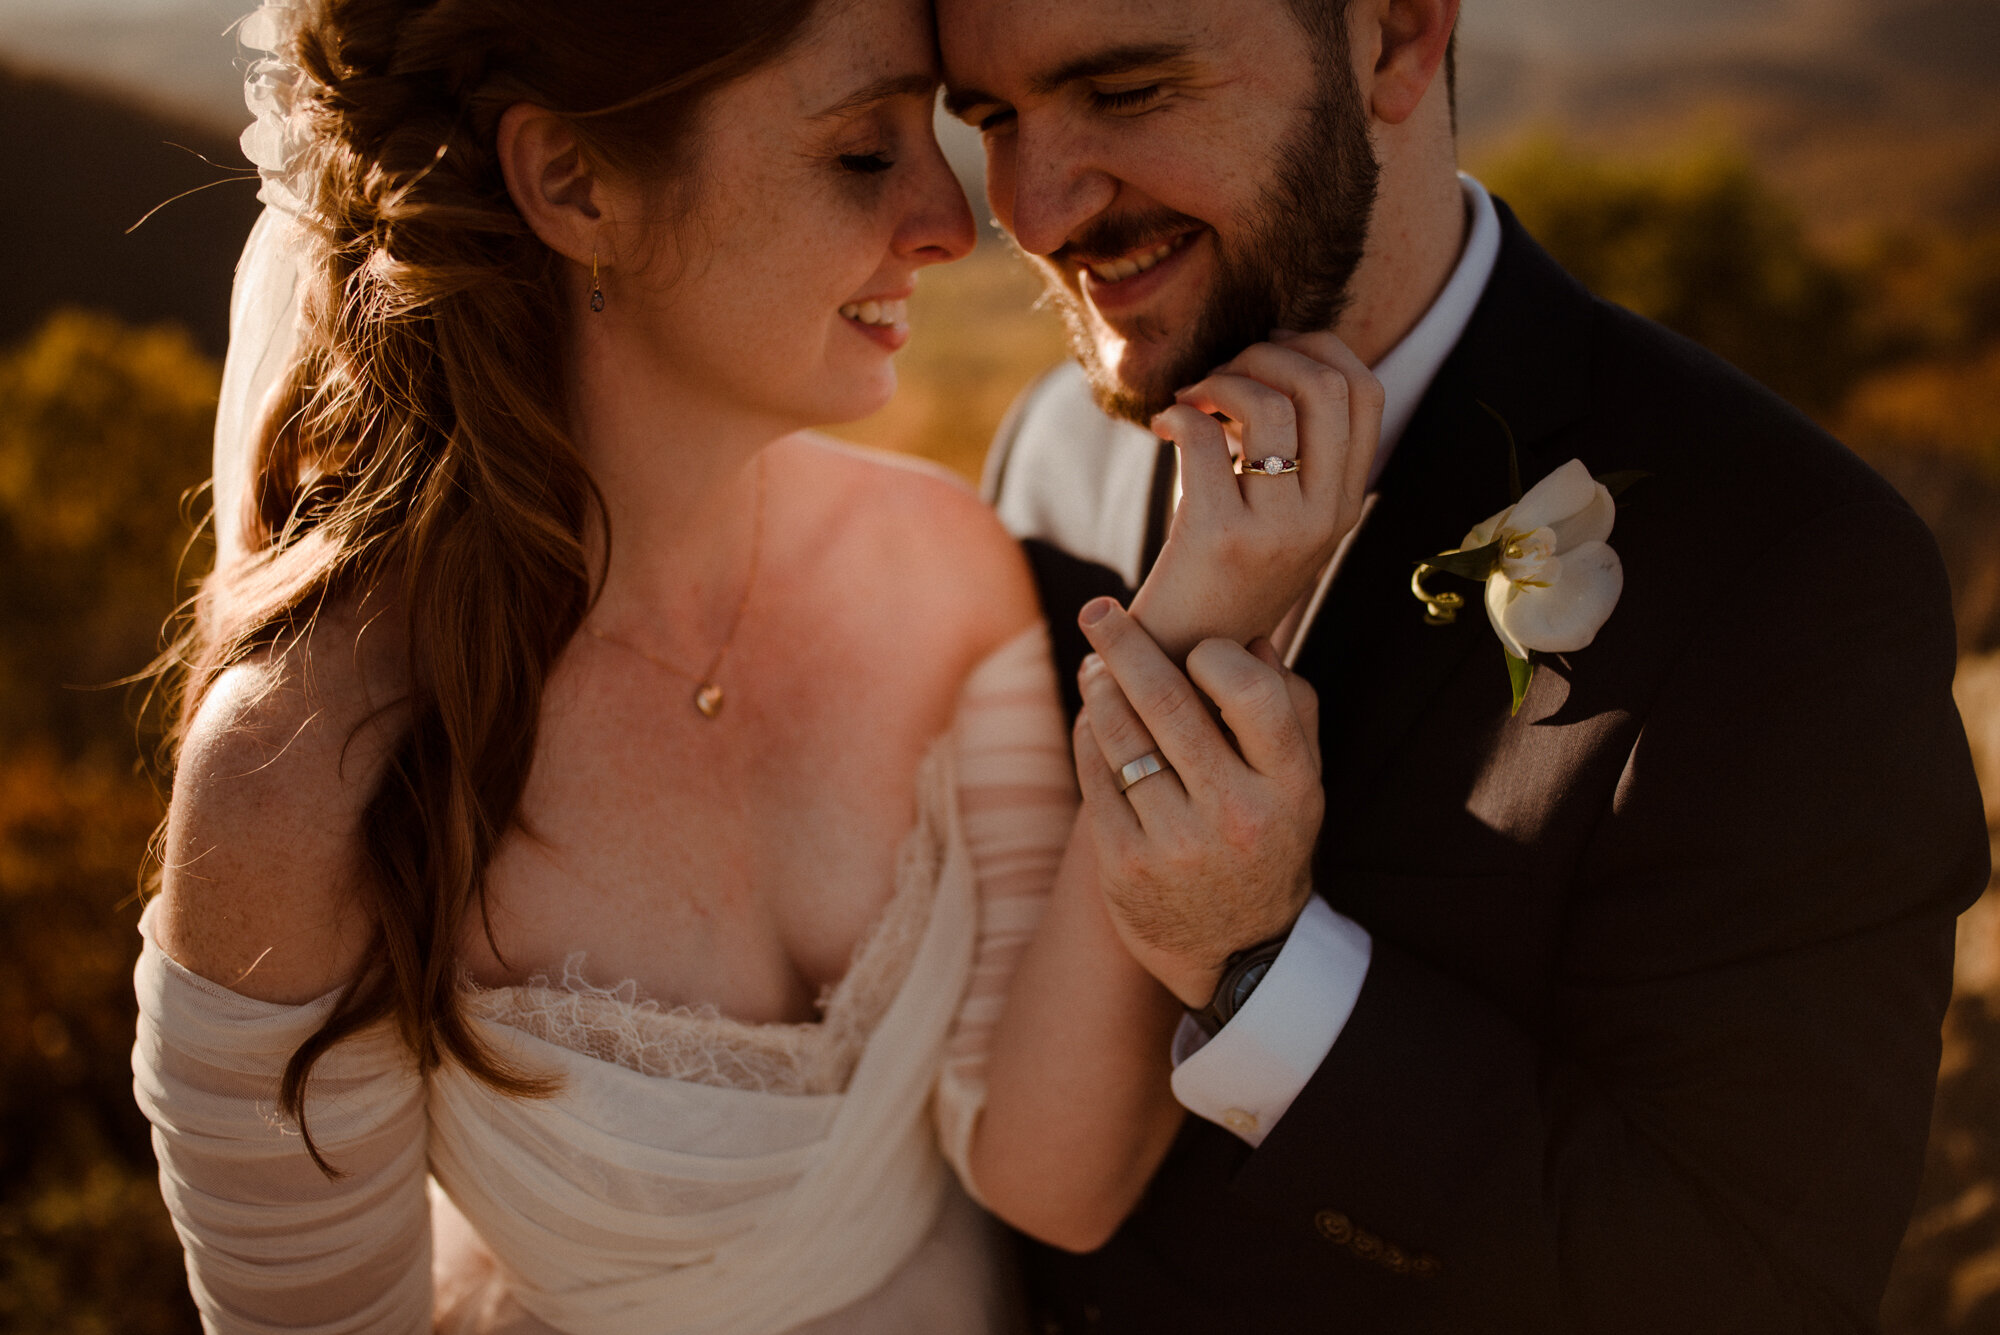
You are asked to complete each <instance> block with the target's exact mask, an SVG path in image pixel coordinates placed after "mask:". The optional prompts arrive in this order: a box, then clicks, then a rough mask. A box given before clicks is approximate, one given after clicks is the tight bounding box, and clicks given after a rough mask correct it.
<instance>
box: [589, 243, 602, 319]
mask: <svg viewBox="0 0 2000 1335" xmlns="http://www.w3.org/2000/svg"><path fill="white" fill-rule="evenodd" d="M603 309H604V285H603V284H602V283H600V282H598V281H597V252H596V251H595V250H592V251H591V252H590V312H591V314H593V315H595V314H597V313H598V312H599V311H602V310H603Z"/></svg>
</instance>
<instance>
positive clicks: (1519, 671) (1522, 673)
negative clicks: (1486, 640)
mask: <svg viewBox="0 0 2000 1335" xmlns="http://www.w3.org/2000/svg"><path fill="white" fill-rule="evenodd" d="M1500 652H1501V653H1503V654H1506V655H1507V680H1508V681H1510V682H1512V683H1513V684H1514V708H1513V709H1512V710H1511V711H1509V713H1508V717H1509V718H1512V717H1513V716H1514V715H1515V714H1518V713H1520V712H1521V702H1522V701H1523V700H1525V699H1527V698H1528V683H1529V682H1531V681H1533V680H1534V679H1535V664H1534V660H1532V659H1527V658H1516V657H1514V651H1513V650H1511V649H1507V648H1502V649H1501V651H1500Z"/></svg>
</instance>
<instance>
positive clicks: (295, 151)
mask: <svg viewBox="0 0 2000 1335" xmlns="http://www.w3.org/2000/svg"><path fill="white" fill-rule="evenodd" d="M303 18H304V11H303V10H302V9H299V8H297V7H295V6H293V5H289V4H284V3H281V2H280V0H264V4H263V5H262V6H261V7H260V8H258V9H257V10H255V11H254V12H253V13H251V14H250V15H249V16H248V17H247V18H245V19H244V20H243V23H242V26H240V27H239V28H238V29H237V34H236V35H237V40H238V41H240V42H241V43H242V44H243V45H244V47H245V48H246V49H248V50H251V51H263V52H265V53H267V54H266V56H265V58H263V59H260V60H256V61H253V62H251V64H250V68H249V69H248V70H246V71H245V72H244V75H243V102H244V105H246V106H247V107H248V108H249V109H250V114H251V115H253V116H255V117H256V118H257V119H256V120H254V121H252V122H251V123H250V126H249V128H247V129H246V130H244V131H243V138H242V144H243V156H244V157H246V158H248V159H249V160H250V161H251V163H252V164H253V165H255V166H256V168H257V172H258V174H259V175H260V176H262V177H263V181H264V184H263V189H262V190H260V191H259V192H258V198H259V199H262V200H263V201H264V202H265V203H266V204H270V205H273V206H274V207H277V208H279V209H282V210H284V211H285V212H286V213H289V214H291V215H292V216H294V217H298V216H300V215H302V214H303V212H304V200H303V199H302V197H301V191H300V190H299V185H300V182H299V180H298V177H299V173H300V170H301V167H302V162H301V159H302V158H303V156H304V154H305V150H306V148H307V146H308V145H309V144H310V143H311V141H312V133H311V128H310V126H309V125H308V124H307V121H306V117H305V108H304V107H303V106H301V105H300V104H299V103H300V97H299V93H300V85H301V83H302V82H303V81H304V80H305V77H306V76H305V73H304V72H303V71H302V70H300V69H299V68H298V66H296V65H294V64H292V63H291V61H290V60H288V59H286V58H285V56H284V53H285V52H286V51H287V50H288V49H289V48H290V44H291V40H292V36H293V34H294V33H295V32H296V31H297V29H298V24H299V23H300V21H301V20H302V19H303Z"/></svg>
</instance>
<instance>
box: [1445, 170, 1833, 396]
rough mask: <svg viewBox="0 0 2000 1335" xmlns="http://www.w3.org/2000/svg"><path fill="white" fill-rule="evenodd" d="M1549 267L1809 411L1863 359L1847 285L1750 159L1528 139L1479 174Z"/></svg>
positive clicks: (1831, 392) (1831, 391)
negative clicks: (1643, 157)
mask: <svg viewBox="0 0 2000 1335" xmlns="http://www.w3.org/2000/svg"><path fill="white" fill-rule="evenodd" d="M1481 176H1482V179H1484V180H1485V182H1486V183H1487V184H1488V185H1489V186H1491V187H1492V188H1493V190H1494V192H1495V193H1496V194H1498V195H1499V196H1500V197H1501V198H1503V199H1505V200H1506V201H1507V203H1508V204H1509V205H1510V206H1511V207H1512V208H1513V210H1514V212H1515V213H1516V214H1517V215H1518V216H1519V218H1520V220H1521V223H1522V225H1523V226H1525V227H1526V228H1527V229H1528V231H1529V232H1530V233H1531V234H1533V235H1534V237H1535V238H1536V239H1537V240H1539V241H1540V242H1541V243H1542V244H1543V245H1544V246H1546V247H1547V248H1548V250H1549V252H1550V253H1551V254H1552V255H1554V256H1555V258H1556V259H1557V261H1559V262H1560V263H1561V264H1562V266H1563V267H1564V268H1566V269H1568V270H1569V271H1570V272H1571V273H1572V274H1574V275H1575V276H1576V277H1577V278H1578V280H1580V281H1581V282H1582V283H1583V285H1584V286H1585V287H1587V288H1589V289H1590V290H1591V291H1592V292H1595V293H1596V294H1597V295H1599V296H1601V297H1604V298H1605V299H1607V300H1609V301H1614V302H1616V303H1618V304H1619V305H1621V306H1624V307H1626V308H1627V309H1628V310H1632V311H1636V312H1637V313H1638V314H1640V315H1643V316H1646V317H1647V318H1648V319H1652V320H1657V321H1659V322H1660V323H1661V324H1663V325H1665V326H1667V327H1668V328H1669V329H1672V330H1674V331H1676V332H1677V333H1680V334H1684V335H1686V336H1687V337H1688V338H1691V339H1693V340H1694V341H1695V342H1697V343H1700V344H1702V345H1704V346H1705V347H1707V348H1709V349H1711V350H1712V351H1714V352H1717V353H1720V354H1721V355H1722V356H1723V357H1725V358H1727V359H1728V360H1729V361H1731V362H1733V363H1734V364H1735V365H1736V366H1738V367H1740V368H1742V369H1743V370H1744V371H1746V372H1748V373H1749V374H1750V375H1751V376H1753V377H1755V378H1756V379H1758V380H1760V381H1762V382H1763V383H1764V384H1766V385H1768V386H1770V387H1771V388H1772V389H1774V390H1776V391H1777V392H1778V393H1780V394H1782V395H1784V396H1785V397H1786V398H1788V399H1790V400H1791V401H1792V402H1793V403H1795V404H1797V405H1798V406H1800V407H1801V408H1804V409H1805V410H1806V411H1808V412H1814V413H1819V412H1825V411H1826V410H1828V409H1830V408H1832V407H1834V406H1835V405H1836V404H1838V403H1839V402H1840V401H1841V398H1842V397H1843V396H1844V394H1845V393H1846V391H1847V389H1848V387H1849V385H1850V383H1851V381H1852V379H1853V377H1854V375H1855V373H1856V371H1857V370H1858V369H1859V367H1860V365H1861V362H1862V350H1861V349H1860V348H1859V347H1858V346H1857V344H1856V340H1855V320H1854V316H1855V312H1856V310H1857V308H1858V306H1859V300H1858V293H1857V292H1856V290H1855V284H1854V283H1853V282H1852V281H1851V280H1850V278H1849V277H1848V275H1847V274H1845V273H1844V272H1843V271H1842V270H1841V268H1840V267H1839V266H1837V265H1835V264H1834V263H1832V262H1831V261H1829V260H1828V259H1826V258H1825V257H1823V256H1822V255H1821V254H1820V253H1819V252H1818V251H1816V250H1815V249H1814V248H1813V247H1812V246H1811V245H1809V244H1808V243H1807V240H1806V235H1805V228H1804V226H1803V225H1802V223H1801V222H1800V220H1799V217H1798V214H1797V213H1796V211H1794V210H1793V209H1792V208H1790V207H1789V206H1787V205H1786V204H1785V203H1784V202H1782V201H1781V200H1779V199H1777V198H1776V197H1775V196H1773V195H1772V194H1771V193H1770V191H1768V190H1767V189H1765V187H1764V186H1763V184H1762V183H1761V182H1760V181H1759V180H1758V178H1757V175H1756V172H1755V171H1754V170H1753V169H1752V167H1751V166H1750V163H1749V161H1748V160H1747V159H1746V158H1744V157H1742V156H1741V155H1739V154H1737V153H1735V152H1732V151H1730V150H1728V149H1724V148H1719V147H1718V148H1705V149H1701V150H1698V151H1695V152H1691V153H1687V154H1684V155H1679V156H1676V157H1673V158H1668V159H1663V160H1660V161H1657V162H1652V163H1626V162H1615V161H1612V160H1609V159H1605V158H1598V157H1591V156H1586V155H1584V154H1581V153H1579V152H1576V151H1574V150H1572V149H1570V148H1568V147H1566V146H1565V145H1564V144H1563V143H1562V142H1561V141H1560V140H1558V139H1554V138H1539V139H1534V140H1531V141H1529V142H1528V143H1526V144H1524V145H1523V146H1521V147H1520V148H1519V149H1517V150H1515V151H1514V152H1513V153H1511V154H1509V155H1508V156H1507V157H1504V158H1502V159H1501V160H1500V161H1498V162H1497V163H1494V164H1493V165H1492V166H1490V167H1488V168H1487V169H1486V170H1485V171H1483V172H1482V173H1481Z"/></svg>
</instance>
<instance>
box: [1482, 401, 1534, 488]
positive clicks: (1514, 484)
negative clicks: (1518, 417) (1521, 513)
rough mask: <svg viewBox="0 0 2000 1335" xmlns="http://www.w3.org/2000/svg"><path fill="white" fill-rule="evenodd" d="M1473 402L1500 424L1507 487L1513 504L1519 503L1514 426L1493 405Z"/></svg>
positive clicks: (1518, 467)
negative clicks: (1504, 448) (1504, 445)
mask: <svg viewBox="0 0 2000 1335" xmlns="http://www.w3.org/2000/svg"><path fill="white" fill-rule="evenodd" d="M1474 402H1475V403H1478V404H1479V406H1480V407H1481V408H1484V409H1485V410H1486V415H1487V416H1488V417H1490V418H1492V419H1493V420H1494V421H1496V422H1498V423H1499V424H1500V430H1501V431H1502V432H1503V433H1504V434H1505V435H1506V437H1507V489H1508V490H1509V491H1511V492H1513V493H1514V504H1516V505H1519V504H1520V503H1521V496H1522V491H1521V451H1520V449H1519V447H1517V446H1516V445H1515V444H1514V428H1513V427H1511V426H1508V425H1507V419H1506V418H1504V417H1502V416H1501V415H1500V412H1499V410H1498V409H1496V408H1494V407H1493V405H1491V404H1489V403H1485V402H1483V401H1480V400H1477V399H1475V400H1474Z"/></svg>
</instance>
